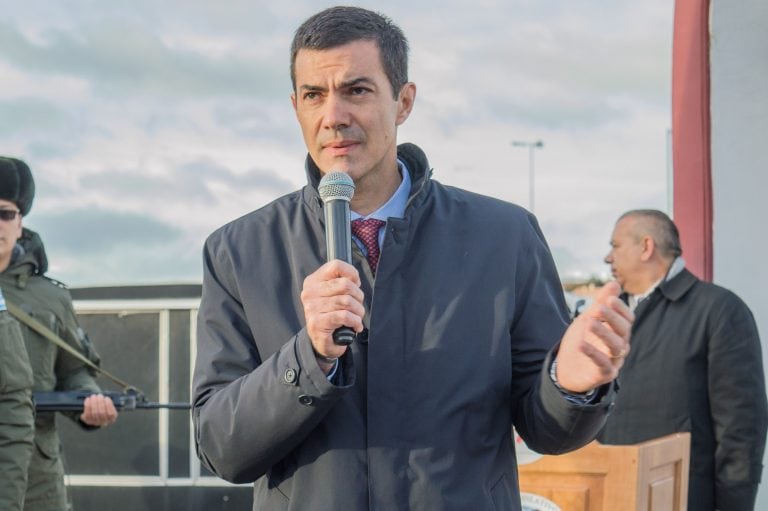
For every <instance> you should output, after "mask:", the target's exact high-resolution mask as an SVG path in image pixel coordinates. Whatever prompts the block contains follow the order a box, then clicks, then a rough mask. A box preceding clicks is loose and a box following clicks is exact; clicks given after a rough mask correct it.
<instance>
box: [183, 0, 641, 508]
mask: <svg viewBox="0 0 768 511" xmlns="http://www.w3.org/2000/svg"><path fill="white" fill-rule="evenodd" d="M291 70H292V74H291V77H292V79H293V82H294V90H293V95H292V101H293V106H294V110H295V112H296V116H297V118H298V121H299V124H300V125H301V128H302V132H303V135H304V141H305V144H306V146H307V149H308V151H309V156H308V157H307V160H306V171H307V176H308V181H309V183H308V184H307V186H305V187H304V188H303V189H302V190H299V191H297V192H294V193H292V194H289V195H287V196H285V197H282V198H279V199H277V200H276V201H274V202H273V203H272V204H269V205H267V206H266V207H264V208H262V209H260V210H257V211H254V212H252V213H250V214H249V215H246V216H244V217H243V218H240V219H238V220H235V221H234V222H232V223H230V224H228V225H226V226H224V227H223V228H221V229H219V230H218V231H216V232H215V233H214V234H212V235H211V236H210V238H209V239H208V241H207V242H206V246H205V250H204V278H203V297H202V302H201V305H200V311H199V315H198V332H197V336H198V349H197V362H196V366H195V374H194V381H193V400H194V410H193V419H194V423H195V431H196V434H195V439H196V442H197V448H198V453H199V456H200V458H201V460H202V461H203V463H204V464H205V465H206V466H207V467H209V468H210V469H211V470H213V471H214V472H215V473H216V474H217V475H219V476H221V477H223V478H225V479H228V480H230V481H235V482H241V483H243V482H253V481H255V482H256V484H255V487H254V510H259V511H269V510H312V511H331V510H355V511H361V510H365V509H371V510H387V511H389V510H400V509H402V510H406V509H407V510H410V511H440V510H457V511H466V510H467V509H477V510H478V511H479V510H515V511H518V510H520V509H521V504H520V497H519V492H518V482H517V467H516V463H515V453H514V446H513V442H512V434H511V433H512V431H511V430H512V426H513V425H515V426H516V427H517V430H518V431H519V432H520V434H521V435H522V437H523V438H524V439H525V441H526V442H527V443H528V445H529V446H531V447H532V448H534V449H537V450H539V451H541V452H548V453H559V452H564V451H567V450H570V449H575V448H577V447H580V446H581V445H584V444H585V443H587V442H589V441H590V440H591V439H592V438H593V437H594V435H595V434H597V432H598V430H599V429H600V428H601V427H602V425H603V422H604V420H605V416H606V415H607V413H608V410H609V409H610V404H611V402H612V399H613V395H614V392H613V386H612V381H613V379H614V378H615V377H616V375H617V374H618V370H619V368H620V367H621V364H622V360H623V356H624V355H625V354H626V353H627V350H628V349H629V342H628V336H629V331H630V324H631V313H630V312H629V311H628V309H627V307H626V305H624V304H623V303H622V302H621V301H620V300H619V299H618V292H619V289H618V286H616V285H614V287H613V288H611V287H610V286H609V287H608V288H607V289H605V291H604V293H603V294H602V295H601V296H600V297H599V298H598V299H597V300H596V302H595V304H594V305H593V306H592V307H591V308H590V309H589V310H587V311H585V312H584V313H583V314H582V315H580V316H579V318H577V320H576V321H575V322H574V323H573V324H572V325H571V327H570V328H568V330H567V331H566V328H567V327H568V317H567V311H566V307H565V302H564V299H563V292H562V288H561V285H560V282H559V279H558V276H557V272H556V271H555V267H554V263H553V261H552V257H551V254H550V252H549V249H548V247H547V244H546V242H545V241H544V237H543V235H542V233H541V231H540V230H539V227H538V224H537V222H536V219H535V218H534V217H533V215H531V214H530V213H528V212H526V211H525V210H523V209H522V208H520V207H517V206H514V205H511V204H508V203H505V202H502V201H499V200H496V199H491V198H488V197H482V196H479V195H476V194H473V193H470V192H467V191H464V190H459V189H456V188H452V187H448V186H443V185H442V184H440V183H438V182H437V181H434V180H432V179H431V174H432V170H431V168H430V166H429V163H428V162H427V158H426V156H425V154H424V153H423V152H422V151H421V150H420V149H419V148H418V147H416V146H415V145H413V144H402V145H400V146H397V143H396V137H397V127H398V126H399V125H400V124H402V123H403V122H405V120H406V119H407V118H408V116H409V114H410V112H411V109H412V107H413V104H414V100H415V95H416V87H415V85H414V84H413V83H411V82H408V78H407V43H406V40H405V37H404V36H403V34H402V32H401V31H400V29H399V28H398V27H396V26H395V25H394V24H393V23H392V22H391V21H390V20H388V19H387V18H385V17H383V16H381V15H379V14H376V13H373V12H371V11H367V10H364V9H359V8H354V7H337V8H331V9H328V10H325V11H323V12H321V13H319V14H317V15H315V16H313V17H311V18H310V19H309V20H307V21H306V22H305V23H304V24H303V25H302V26H301V27H300V28H299V30H298V31H297V33H296V35H295V37H294V42H293V47H292V58H291ZM331 171H340V172H344V173H346V174H347V175H349V177H351V178H352V180H353V181H354V183H355V193H354V197H352V201H351V204H350V207H351V210H352V219H353V222H352V230H353V233H354V246H353V255H352V259H353V261H352V264H347V263H346V262H342V261H338V260H337V261H332V262H328V263H325V261H326V256H327V254H326V247H325V236H324V227H325V225H324V219H323V206H322V203H321V201H320V198H319V196H318V190H317V186H318V182H319V180H320V178H321V176H323V175H325V174H327V173H328V172H331ZM341 326H347V327H349V328H351V329H353V330H354V331H355V332H356V333H357V338H356V340H355V341H354V342H352V344H351V345H349V346H340V345H336V344H334V342H333V339H332V333H333V332H334V330H336V329H337V328H339V327H341Z"/></svg>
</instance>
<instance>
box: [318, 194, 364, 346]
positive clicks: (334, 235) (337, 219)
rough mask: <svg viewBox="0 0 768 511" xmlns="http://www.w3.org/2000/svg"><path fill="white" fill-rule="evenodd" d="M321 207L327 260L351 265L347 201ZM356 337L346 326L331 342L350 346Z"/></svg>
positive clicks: (349, 220) (335, 332)
mask: <svg viewBox="0 0 768 511" xmlns="http://www.w3.org/2000/svg"><path fill="white" fill-rule="evenodd" d="M323 207H324V209H325V243H326V247H327V249H328V260H329V261H332V260H334V259H341V260H342V261H344V262H346V263H349V264H352V233H351V231H350V222H351V217H350V214H349V201H347V200H343V199H333V200H329V201H326V202H325V204H324V206H323ZM356 337H357V335H356V334H355V331H354V330H352V329H351V328H349V327H348V326H341V327H339V328H337V329H336V330H334V332H333V342H334V343H335V344H338V345H339V346H348V345H350V344H352V341H354V340H355V338H356Z"/></svg>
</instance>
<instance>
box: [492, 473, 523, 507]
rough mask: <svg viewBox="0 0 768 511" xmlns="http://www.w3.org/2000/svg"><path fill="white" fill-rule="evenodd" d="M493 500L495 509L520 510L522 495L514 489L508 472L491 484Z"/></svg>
mask: <svg viewBox="0 0 768 511" xmlns="http://www.w3.org/2000/svg"><path fill="white" fill-rule="evenodd" d="M491 501H492V502H493V509H494V510H495V511H520V505H519V502H520V496H519V495H518V494H515V493H514V492H513V491H512V487H511V486H510V484H509V481H507V474H502V476H501V477H500V478H499V480H498V481H496V482H495V483H494V484H493V486H491Z"/></svg>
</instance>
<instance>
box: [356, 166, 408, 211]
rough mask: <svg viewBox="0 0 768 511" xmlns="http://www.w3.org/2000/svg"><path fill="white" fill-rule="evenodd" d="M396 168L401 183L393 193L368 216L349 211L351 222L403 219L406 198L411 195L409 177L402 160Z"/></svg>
mask: <svg viewBox="0 0 768 511" xmlns="http://www.w3.org/2000/svg"><path fill="white" fill-rule="evenodd" d="M397 167H398V169H399V170H400V175H401V176H402V178H403V179H402V181H400V186H398V187H397V190H395V193H394V194H392V197H390V198H389V200H388V201H387V202H385V203H384V205H382V206H381V207H380V208H379V209H377V210H376V211H374V212H373V213H371V214H370V215H368V216H366V217H363V216H362V215H360V214H358V213H356V212H354V211H350V217H351V219H352V220H357V219H358V218H376V219H378V220H383V221H385V222H386V221H387V218H390V217H394V218H403V217H404V216H405V206H406V204H407V203H408V196H409V195H410V194H411V176H410V173H409V172H408V167H406V166H405V163H403V161H402V160H397Z"/></svg>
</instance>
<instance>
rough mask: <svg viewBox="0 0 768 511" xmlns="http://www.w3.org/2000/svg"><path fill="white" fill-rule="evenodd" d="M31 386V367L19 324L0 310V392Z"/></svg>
mask: <svg viewBox="0 0 768 511" xmlns="http://www.w3.org/2000/svg"><path fill="white" fill-rule="evenodd" d="M29 388H32V368H31V366H30V365H29V356H28V355H27V348H26V345H25V344H24V338H23V337H22V335H21V329H20V328H19V324H18V323H17V322H16V320H15V319H13V318H12V317H11V316H10V315H9V314H8V313H7V312H0V392H12V391H15V390H22V389H29Z"/></svg>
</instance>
